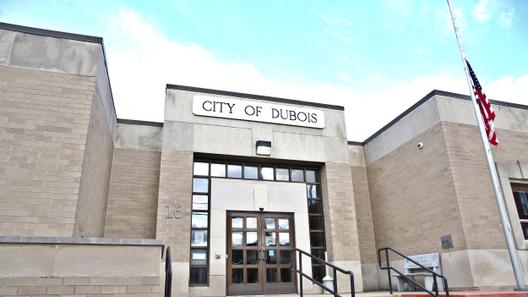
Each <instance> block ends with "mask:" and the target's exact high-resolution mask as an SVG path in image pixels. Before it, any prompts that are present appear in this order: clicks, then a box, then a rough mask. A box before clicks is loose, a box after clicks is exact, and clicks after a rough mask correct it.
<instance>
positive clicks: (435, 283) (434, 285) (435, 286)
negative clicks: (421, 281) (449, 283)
mask: <svg viewBox="0 0 528 297" xmlns="http://www.w3.org/2000/svg"><path fill="white" fill-rule="evenodd" d="M433 288H434V290H435V293H436V297H438V296H439V295H438V283H437V282H436V275H434V274H433Z"/></svg>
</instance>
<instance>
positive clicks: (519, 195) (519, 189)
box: [511, 183, 528, 240]
mask: <svg viewBox="0 0 528 297" xmlns="http://www.w3.org/2000/svg"><path fill="white" fill-rule="evenodd" d="M511 187H512V191H513V198H514V199H515V206H517V213H518V214H519V220H520V223H521V228H522V230H523V234H524V239H525V240H528V184H520V183H519V184H512V185H511Z"/></svg>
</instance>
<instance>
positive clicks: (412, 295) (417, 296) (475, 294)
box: [394, 291, 528, 297]
mask: <svg viewBox="0 0 528 297" xmlns="http://www.w3.org/2000/svg"><path fill="white" fill-rule="evenodd" d="M398 295H399V296H401V297H427V296H431V295H429V294H427V293H424V292H409V293H405V292H402V293H395V294H394V296H398ZM440 296H441V297H445V293H444V292H442V293H440ZM449 296H450V297H528V292H521V291H465V292H464V291H462V292H449Z"/></svg>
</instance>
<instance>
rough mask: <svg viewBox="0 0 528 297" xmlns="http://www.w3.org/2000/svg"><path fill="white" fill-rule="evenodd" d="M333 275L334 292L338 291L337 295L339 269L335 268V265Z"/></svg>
mask: <svg viewBox="0 0 528 297" xmlns="http://www.w3.org/2000/svg"><path fill="white" fill-rule="evenodd" d="M333 268H334V269H333V275H332V277H333V278H334V280H333V283H334V293H336V295H337V270H336V269H335V267H333Z"/></svg>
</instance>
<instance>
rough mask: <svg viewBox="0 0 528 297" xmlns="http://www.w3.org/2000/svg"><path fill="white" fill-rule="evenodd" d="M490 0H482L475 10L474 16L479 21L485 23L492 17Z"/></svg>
mask: <svg viewBox="0 0 528 297" xmlns="http://www.w3.org/2000/svg"><path fill="white" fill-rule="evenodd" d="M488 6H489V0H480V1H479V2H478V4H477V5H476V6H475V9H474V10H473V16H474V17H475V19H476V20H477V21H478V22H481V23H484V22H487V21H488V20H489V19H490V13H489V11H488V10H489V7H488Z"/></svg>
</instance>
